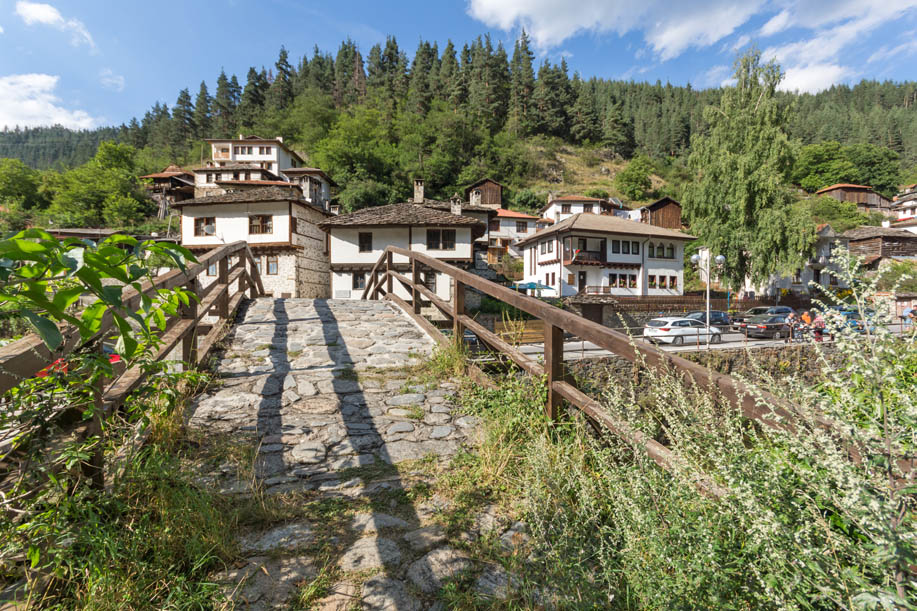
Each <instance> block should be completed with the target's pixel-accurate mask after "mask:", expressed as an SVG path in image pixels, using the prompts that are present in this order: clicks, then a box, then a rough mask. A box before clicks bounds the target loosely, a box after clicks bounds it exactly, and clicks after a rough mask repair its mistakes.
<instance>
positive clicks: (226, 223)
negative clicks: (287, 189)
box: [181, 202, 290, 246]
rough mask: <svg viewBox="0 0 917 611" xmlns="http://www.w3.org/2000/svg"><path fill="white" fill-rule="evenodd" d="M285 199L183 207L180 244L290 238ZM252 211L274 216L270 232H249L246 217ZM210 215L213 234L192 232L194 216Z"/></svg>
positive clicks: (283, 240)
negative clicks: (212, 219) (212, 221)
mask: <svg viewBox="0 0 917 611" xmlns="http://www.w3.org/2000/svg"><path fill="white" fill-rule="evenodd" d="M289 209H290V207H289V204H288V203H287V202H262V203H248V204H208V205H199V206H184V207H182V218H181V231H182V233H181V236H182V244H183V245H190V246H198V245H213V246H218V245H220V244H229V243H230V242H235V241H238V240H245V241H247V242H249V243H250V244H259V243H261V244H263V243H270V242H289V240H290V217H289ZM253 214H270V215H271V216H272V217H273V231H272V232H271V233H262V234H249V233H248V217H249V216H250V215H253ZM198 217H213V218H214V219H215V228H216V232H215V234H214V235H208V236H195V235H194V219H195V218H198Z"/></svg>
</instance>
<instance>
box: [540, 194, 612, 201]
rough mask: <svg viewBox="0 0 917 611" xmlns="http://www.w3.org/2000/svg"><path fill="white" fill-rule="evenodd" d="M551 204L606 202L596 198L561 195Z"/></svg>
mask: <svg viewBox="0 0 917 611" xmlns="http://www.w3.org/2000/svg"><path fill="white" fill-rule="evenodd" d="M551 201H552V202H605V201H607V200H604V199H601V198H598V197H586V196H585V195H562V196H560V197H555V198H554V199H552V200H551Z"/></svg>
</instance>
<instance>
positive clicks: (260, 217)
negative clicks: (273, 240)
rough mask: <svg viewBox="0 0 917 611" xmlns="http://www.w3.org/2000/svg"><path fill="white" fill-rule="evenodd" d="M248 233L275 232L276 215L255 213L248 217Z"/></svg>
mask: <svg viewBox="0 0 917 611" xmlns="http://www.w3.org/2000/svg"><path fill="white" fill-rule="evenodd" d="M248 233H251V234H256V233H274V217H272V216H271V215H270V214H254V215H252V216H250V217H248ZM275 258H276V257H275ZM268 273H270V272H268Z"/></svg>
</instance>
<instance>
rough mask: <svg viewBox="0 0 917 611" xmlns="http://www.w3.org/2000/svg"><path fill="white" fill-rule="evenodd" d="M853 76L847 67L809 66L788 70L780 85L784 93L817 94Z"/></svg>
mask: <svg viewBox="0 0 917 611" xmlns="http://www.w3.org/2000/svg"><path fill="white" fill-rule="evenodd" d="M852 74H853V71H852V70H851V69H850V68H848V67H846V66H839V65H837V64H809V65H806V66H800V67H796V68H787V70H786V77H785V78H784V79H783V81H782V82H781V83H780V89H782V90H784V91H800V92H806V93H817V92H819V91H821V90H823V89H827V88H829V87H831V85H834V84H836V83H839V82H841V81H842V80H844V79H845V78H848V77H849V76H851V75H852Z"/></svg>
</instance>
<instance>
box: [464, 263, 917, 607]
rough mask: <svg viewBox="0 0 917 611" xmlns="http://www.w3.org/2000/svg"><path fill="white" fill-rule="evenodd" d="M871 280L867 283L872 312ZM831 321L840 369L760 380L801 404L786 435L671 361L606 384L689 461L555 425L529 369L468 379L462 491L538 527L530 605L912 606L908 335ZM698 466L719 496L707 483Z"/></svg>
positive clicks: (916, 360) (614, 403)
mask: <svg viewBox="0 0 917 611" xmlns="http://www.w3.org/2000/svg"><path fill="white" fill-rule="evenodd" d="M851 265H852V264H851ZM872 288H874V287H870V286H868V285H867V286H858V287H857V291H859V293H860V294H861V297H863V299H862V301H861V304H862V305H863V306H864V307H865V306H866V305H867V304H869V303H874V302H870V299H869V295H870V293H871V292H872ZM873 295H874V293H873ZM880 322H882V321H880ZM829 325H834V330H835V331H836V334H837V342H836V344H835V348H836V350H837V351H839V352H840V354H842V355H844V356H845V357H846V358H845V362H846V366H845V367H844V368H843V369H838V368H837V367H829V366H828V362H827V361H826V360H825V359H824V358H821V357H820V358H821V362H822V365H824V366H825V370H824V371H823V372H821V373H820V374H818V375H816V376H815V380H814V383H813V381H812V379H811V376H810V378H809V379H808V380H807V381H803V380H801V379H797V378H793V377H783V378H777V377H774V378H771V379H769V380H765V384H766V386H763V387H766V388H767V389H768V390H769V391H771V392H776V393H778V394H780V395H782V396H783V397H785V398H787V399H788V400H790V401H791V402H792V404H793V405H794V406H795V408H796V412H797V414H798V415H797V417H796V419H795V420H794V422H793V424H794V427H793V428H792V430H791V431H773V430H769V429H764V428H762V427H761V426H759V425H756V424H753V423H750V422H749V421H747V420H746V419H745V418H743V417H742V415H741V414H740V413H739V411H738V410H737V409H736V408H735V407H733V406H732V405H731V404H729V403H727V402H725V401H723V400H721V398H719V397H717V396H713V395H710V394H708V393H706V392H703V391H701V390H700V389H697V388H691V387H687V386H685V385H684V384H683V383H682V382H681V380H680V379H679V378H678V377H676V376H675V375H672V374H671V373H669V372H666V371H655V370H649V371H646V372H645V373H644V375H643V376H642V380H641V382H640V386H639V387H637V386H635V382H634V381H633V380H621V381H620V382H619V383H618V384H614V385H607V386H606V387H604V389H603V390H602V391H601V395H602V396H601V399H602V402H603V404H604V406H605V408H606V409H607V410H608V411H609V412H611V413H613V414H614V415H615V416H616V417H618V418H621V419H624V420H626V421H628V422H629V423H630V424H631V425H632V426H634V427H637V428H640V429H641V430H643V431H645V432H647V433H648V434H650V435H651V436H653V437H655V438H656V439H658V440H660V441H662V442H664V443H665V444H666V445H668V446H669V447H671V448H672V450H673V451H674V452H675V453H677V454H678V455H679V456H681V457H682V458H683V459H684V461H683V462H682V463H681V464H679V465H676V470H675V471H674V472H668V471H664V470H662V469H661V468H660V467H659V466H657V465H656V464H655V463H654V462H652V461H651V460H650V459H648V458H647V457H646V456H645V455H644V454H643V453H641V452H640V451H639V449H634V448H631V447H629V446H628V445H626V444H625V443H623V442H621V441H620V440H618V439H617V438H615V437H613V436H611V435H605V436H596V435H594V434H592V432H591V430H590V429H589V428H588V426H587V425H586V424H584V423H583V422H581V421H579V420H577V419H576V418H573V419H569V420H567V421H565V422H564V423H561V424H560V425H558V426H547V424H546V423H545V421H544V416H543V412H542V410H543V403H541V401H540V397H541V395H540V394H539V393H541V392H543V389H542V388H541V386H540V385H539V383H538V382H537V381H532V380H528V379H526V378H523V377H521V376H516V375H511V376H508V377H507V378H506V379H505V380H503V381H502V382H501V384H500V387H499V388H498V389H497V390H487V389H481V388H470V389H468V392H467V393H465V395H464V403H465V408H466V409H468V410H470V411H472V412H474V413H477V414H480V415H481V416H483V417H484V419H485V422H486V424H485V433H484V435H483V443H484V447H483V448H482V450H481V452H480V454H479V456H478V457H477V458H468V459H467V461H468V464H467V465H465V467H464V473H465V475H466V482H465V483H464V485H460V486H456V487H455V490H456V493H457V494H458V495H462V494H467V495H478V496H485V497H489V498H497V499H501V500H502V501H503V502H505V503H506V504H508V505H510V506H512V507H513V508H514V509H515V511H517V512H518V513H519V514H520V515H522V516H523V517H524V518H525V519H526V521H527V522H528V523H529V526H530V528H531V532H532V535H533V539H534V541H535V542H536V546H537V549H536V551H535V554H533V556H532V557H531V558H530V563H529V564H528V565H527V566H526V567H525V570H524V577H525V578H526V580H527V582H528V583H529V586H530V588H529V592H530V601H531V602H532V604H535V602H537V601H538V600H542V598H541V597H543V593H540V592H541V589H542V588H543V587H544V585H545V584H548V586H549V589H550V591H551V592H552V596H553V598H554V600H555V602H556V603H557V605H558V606H560V607H566V608H594V607H615V608H624V609H638V608H639V609H646V608H649V609H671V608H692V609H693V608H788V609H829V608H830V609H835V608H842V609H852V608H879V607H882V608H889V609H891V608H901V609H903V608H914V607H915V602H914V601H915V600H917V583H915V579H914V575H913V572H912V569H911V568H910V567H912V566H913V565H914V564H917V561H915V554H914V550H915V545H917V530H915V520H914V501H915V499H914V494H913V493H914V491H915V489H914V475H913V473H906V472H904V471H902V470H900V469H899V468H898V466H896V463H895V460H894V458H895V456H899V455H902V454H906V453H908V452H910V453H913V449H914V436H915V434H917V428H915V422H917V419H915V406H917V384H915V382H917V377H915V376H917V356H915V355H917V351H915V345H914V337H913V336H910V337H904V338H896V337H893V336H891V335H890V334H889V333H887V332H886V331H883V330H882V329H881V327H880V328H879V329H878V330H876V331H875V332H871V333H869V334H868V335H866V336H862V335H859V334H857V333H855V332H854V331H852V330H849V329H847V328H846V327H845V326H843V323H842V321H841V320H839V319H838V320H832V321H829ZM832 362H836V361H835V360H833V359H832ZM822 414H826V415H828V416H830V418H831V419H833V421H834V422H835V425H836V428H835V431H834V432H830V433H829V432H827V431H826V430H825V429H824V428H822V427H820V426H819V425H818V424H817V423H816V415H822ZM851 447H855V448H857V449H858V451H859V452H860V455H861V456H862V457H863V460H862V461H860V462H857V461H853V460H851V459H850V456H849V449H850V448H851ZM700 474H705V475H707V476H709V477H711V478H713V479H714V480H715V481H716V482H717V483H718V484H719V485H720V486H722V487H724V488H726V489H727V490H728V494H727V496H726V497H725V498H723V499H720V500H713V499H710V498H707V497H705V496H703V495H701V494H700V493H699V492H698V490H697V489H696V488H695V487H694V486H693V485H692V482H693V481H695V480H696V478H697V477H698V475H700Z"/></svg>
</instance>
